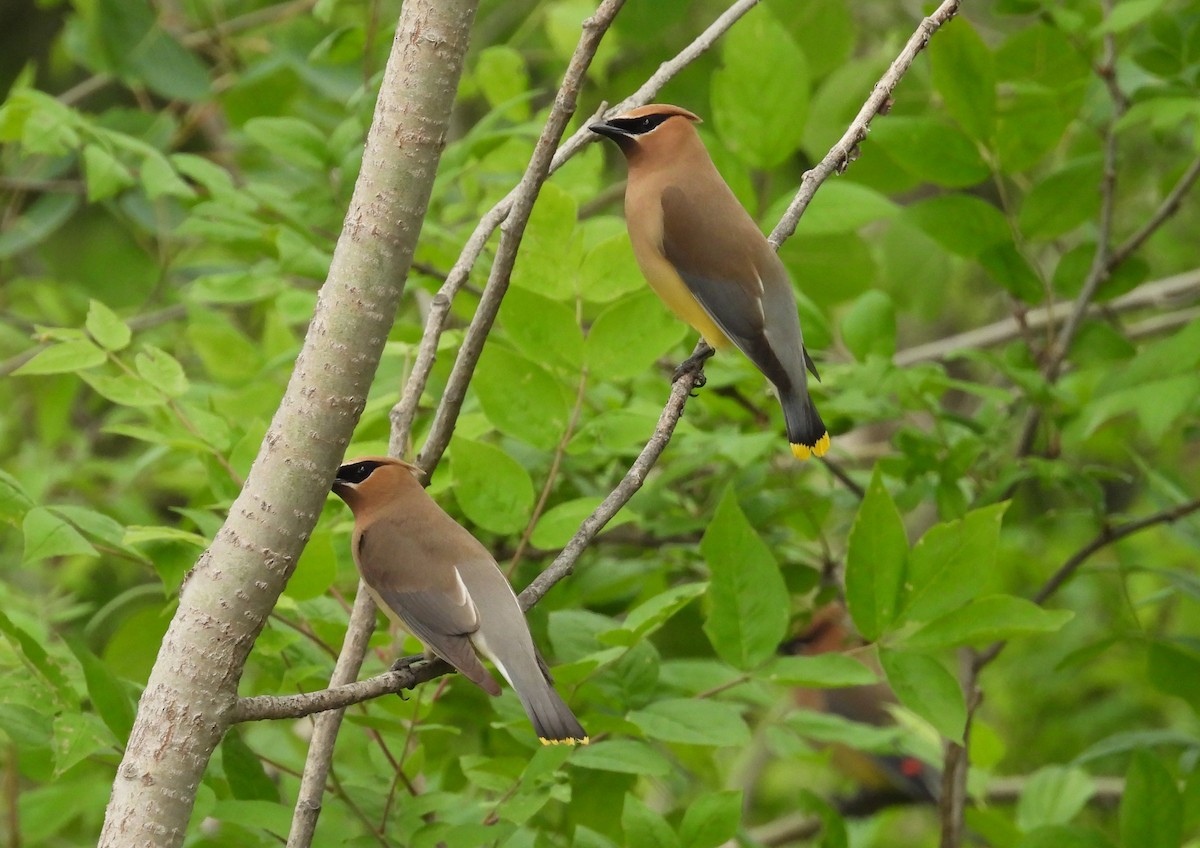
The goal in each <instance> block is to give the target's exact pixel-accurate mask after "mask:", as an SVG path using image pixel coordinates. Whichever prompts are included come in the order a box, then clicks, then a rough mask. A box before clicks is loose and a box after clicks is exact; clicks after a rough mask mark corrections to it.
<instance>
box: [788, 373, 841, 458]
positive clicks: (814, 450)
mask: <svg viewBox="0 0 1200 848" xmlns="http://www.w3.org/2000/svg"><path fill="white" fill-rule="evenodd" d="M779 403H780V405H781V406H782V407H783V420H784V422H785V423H786V425H787V437H788V443H789V444H791V446H792V453H793V454H794V455H795V457H796V458H797V459H808V458H809V457H810V456H824V455H825V451H827V450H829V431H828V430H827V429H825V422H824V421H822V420H821V413H819V412H817V407H816V405H815V404H814V403H813V400H812V397H811V396H809V394H808V392H807V391H806V390H804V389H801V390H800V391H799V392H792V393H791V394H789V395H786V396H783V397H780V399H779Z"/></svg>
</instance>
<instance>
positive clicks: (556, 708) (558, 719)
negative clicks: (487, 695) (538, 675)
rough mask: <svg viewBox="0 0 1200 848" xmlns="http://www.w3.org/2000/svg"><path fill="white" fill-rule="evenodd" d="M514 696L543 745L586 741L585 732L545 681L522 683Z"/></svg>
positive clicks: (581, 743)
mask: <svg viewBox="0 0 1200 848" xmlns="http://www.w3.org/2000/svg"><path fill="white" fill-rule="evenodd" d="M530 690H533V691H530ZM517 697H518V698H520V699H521V706H523V707H524V708H525V713H526V715H528V716H529V721H530V723H531V724H533V729H534V731H536V732H537V735H538V738H539V739H541V740H542V744H543V745H586V744H588V735H587V731H586V730H584V729H583V726H582V725H581V724H580V723H579V719H577V718H575V713H573V712H571V708H570V707H568V706H567V704H566V702H565V701H563V699H562V698H561V697H559V694H558V692H556V691H554V687H553V686H551V685H550V684H549V683H548V682H545V681H543V680H537V681H534V682H531V683H529V684H527V685H525V686H522V687H521V688H520V689H517Z"/></svg>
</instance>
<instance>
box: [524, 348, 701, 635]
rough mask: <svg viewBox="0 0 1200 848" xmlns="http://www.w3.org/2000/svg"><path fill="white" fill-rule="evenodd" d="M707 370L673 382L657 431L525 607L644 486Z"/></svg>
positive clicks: (533, 588)
mask: <svg viewBox="0 0 1200 848" xmlns="http://www.w3.org/2000/svg"><path fill="white" fill-rule="evenodd" d="M703 347H704V342H703V340H701V341H700V342H698V343H697V344H696V352H697V353H698V352H699V351H700V350H701V349H702V348H703ZM703 373H704V366H703V364H702V363H697V364H696V365H694V366H692V367H691V368H690V369H689V370H686V371H684V372H683V374H681V375H680V377H679V379H678V380H676V381H675V382H674V383H673V384H672V385H671V396H670V398H669V399H668V400H667V404H666V406H664V407H663V411H662V414H660V415H659V416H658V423H657V424H656V425H655V427H654V434H653V435H652V436H651V437H650V440H649V441H648V442H646V445H645V447H643V448H642V451H641V453H639V454H638V457H637V459H636V460H634V462H633V464H632V465H631V466H629V470H628V471H626V472H625V476H624V477H623V478H621V482H620V483H618V484H617V487H616V488H615V489H613V490H612V491H611V492H609V494H608V497H606V498H605V499H604V500H603V501H601V503H600V505H599V506H598V507H596V509H595V510H594V511H593V512H592V514H591V515H589V516H588V517H587V518H586V519H585V520H584V522H583V524H581V525H580V526H579V529H578V530H577V531H576V532H575V535H574V536H572V537H571V541H569V542H567V544H566V547H564V548H563V549H562V551H561V552H560V553H559V555H558V556H557V557H555V559H554V562H552V563H550V565H549V566H547V568H546V569H545V570H544V571H543V572H542V573H541V574H539V575H538V576H537V577H536V578H534V580H533V582H532V583H530V584H529V585H528V586H527V587H526V588H525V591H524V592H522V593H521V594H520V596H519V600H520V601H521V609H523V610H526V611H528V610H529V608H530V607H532V606H533V605H534V604H536V603H537V602H538V601H540V600H541V599H542V598H543V597H544V596H545V594H546V593H547V592H549V591H550V589H551V588H552V587H553V586H554V584H555V583H557V582H558V581H559V580H562V579H563V578H564V577H566V576H567V575H568V574H570V573H571V572H572V571H574V570H575V563H576V562H577V561H578V560H579V557H580V556H581V555H582V554H583V552H584V551H585V550H586V549H587V547H588V545H589V544H591V541H592V539H594V538H595V537H596V534H597V533H599V532H600V531H601V530H603V529H604V525H605V524H607V523H608V522H609V521H611V520H612V518H613V516H615V515H616V514H617V512H619V511H620V509H621V507H623V506H625V504H627V503H629V499H630V498H632V497H633V495H634V493H635V492H637V490H638V489H640V488H642V484H643V483H645V482H646V476H647V475H648V474H649V473H650V469H651V468H653V467H654V463H656V462H657V461H658V458H659V457H660V456H662V452H663V451H664V450H666V447H667V443H668V442H670V441H671V436H672V435H674V433H675V425H677V424H678V423H679V418H680V416H682V415H683V408H684V405H685V404H686V403H687V399H688V396H689V395H690V394H691V392H692V389H693V388H694V387H695V386H696V384H697V382H699V381H700V378H701V376H702V375H703Z"/></svg>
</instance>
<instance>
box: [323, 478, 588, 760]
mask: <svg viewBox="0 0 1200 848" xmlns="http://www.w3.org/2000/svg"><path fill="white" fill-rule="evenodd" d="M417 474H420V469H418V468H417V467H416V466H413V465H409V464H408V463H407V462H401V461H400V460H398V459H392V458H390V457H386V456H369V457H363V458H361V459H356V460H354V461H353V462H349V463H347V464H345V465H343V466H342V467H341V468H339V469H338V471H337V477H336V478H335V479H334V481H333V491H334V493H335V494H336V495H337V496H338V497H340V498H341V499H342V500H344V501H345V502H346V503H347V505H349V507H350V509H351V511H353V513H354V535H353V538H352V545H353V552H354V562H355V563H356V564H357V565H358V570H359V573H360V574H362V578H363V582H364V583H366V585H367V587H368V588H369V589H370V590H371V596H372V597H373V598H374V599H375V603H376V604H378V606H379V608H380V609H382V610H383V611H384V612H385V613H387V614H388V616H389V617H390V618H392V619H394V620H396V621H397V622H398V623H399V624H401V625H402V626H403V627H404V628H405V629H407V630H408V631H409V632H410V633H412V634H413V635H414V636H416V637H417V638H418V639H420V640H421V642H422V643H424V645H425V647H426V648H427V649H428V651H429V652H431V653H432V654H435V655H437V656H439V657H441V658H442V659H444V660H445V661H446V662H448V663H450V665H452V666H454V667H455V668H456V669H458V670H459V671H460V672H461V673H462V674H464V675H465V676H466V677H467V678H469V679H470V680H471V681H472V682H474V683H475V684H477V685H478V686H479V687H480V688H481V689H483V691H485V692H487V693H488V694H489V695H499V694H500V687H499V685H497V683H496V680H495V678H493V677H492V675H491V674H490V673H489V672H488V670H487V669H486V668H484V667H483V664H482V663H481V662H480V661H479V656H477V652H478V654H481V655H483V656H484V657H486V658H487V659H489V660H491V661H492V663H493V664H494V665H495V666H496V668H497V669H499V671H500V673H501V674H502V675H504V679H505V680H507V681H508V682H509V684H510V685H511V686H512V687H513V689H515V690H516V693H517V697H518V698H520V699H521V705H522V706H524V707H525V712H526V713H527V714H528V715H529V720H530V722H532V723H533V729H534V730H535V731H537V735H538V737H539V738H540V739H541V740H542V743H543V744H558V743H565V744H568V745H573V744H575V743H576V742H579V743H582V744H584V745H586V744H587V742H588V736H587V733H586V732H585V731H584V729H583V728H582V727H581V726H580V725H579V721H578V720H577V719H576V718H575V715H574V714H573V713H572V712H571V709H570V707H568V706H567V705H566V704H565V703H563V700H562V698H560V697H559V696H558V693H557V692H555V691H554V686H553V681H552V680H551V679H550V673H549V670H548V669H547V668H546V667H545V663H544V662H543V661H542V659H541V656H540V655H539V654H538V652H537V649H536V648H535V647H534V645H533V637H532V636H531V635H530V634H529V625H528V624H526V622H525V615H524V613H522V612H521V607H520V605H519V604H518V603H517V596H516V595H515V594H514V593H513V590H512V586H510V585H509V583H508V580H507V579H506V578H505V577H504V575H503V574H502V573H501V572H500V569H499V567H498V566H497V565H496V560H495V559H493V558H492V555H491V554H490V553H488V550H487V548H485V547H484V546H483V545H482V544H481V543H480V542H479V540H478V539H476V538H475V537H474V536H472V535H471V534H470V533H469V532H467V531H466V530H465V529H463V528H462V527H461V526H460V525H459V524H458V522H456V521H455V520H454V519H453V518H451V517H450V516H449V515H447V514H446V513H445V512H444V511H443V510H442V508H441V507H440V506H438V505H437V503H436V502H435V501H434V500H433V498H431V497H430V496H429V495H428V494H427V493H426V492H425V489H424V488H422V486H421V484H420V482H419V481H418V480H417V477H416V475H417Z"/></svg>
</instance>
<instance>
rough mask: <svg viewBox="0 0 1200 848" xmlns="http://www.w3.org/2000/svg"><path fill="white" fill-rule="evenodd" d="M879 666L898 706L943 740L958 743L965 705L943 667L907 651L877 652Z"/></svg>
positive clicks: (962, 728) (965, 713) (950, 676)
mask: <svg viewBox="0 0 1200 848" xmlns="http://www.w3.org/2000/svg"><path fill="white" fill-rule="evenodd" d="M879 662H880V664H881V665H882V666H883V671H884V673H885V674H886V675H887V679H888V683H889V684H891V687H892V691H893V692H895V693H896V698H897V699H898V700H899V701H900V703H901V704H903V705H904V706H906V707H908V708H909V709H910V710H912V711H913V712H914V713H916V714H917V715H919V716H920V717H921V718H923V719H925V720H926V721H927V722H929V723H930V724H931V725H933V727H934V728H935V729H936V730H937V732H938V733H940V734H942V736H944V737H945V738H947V739H949V740H950V741H952V742H957V743H959V744H961V743H962V738H963V730H964V729H965V728H966V726H967V705H966V702H965V701H964V700H963V694H962V688H961V687H960V686H959V685H958V681H957V680H955V679H954V675H952V674H951V673H950V672H948V671H946V668H945V666H943V665H942V664H941V663H940V662H938V661H937V660H935V659H934V658H933V657H929V656H926V655H925V654H914V653H909V652H907V651H880V652H879Z"/></svg>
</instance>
